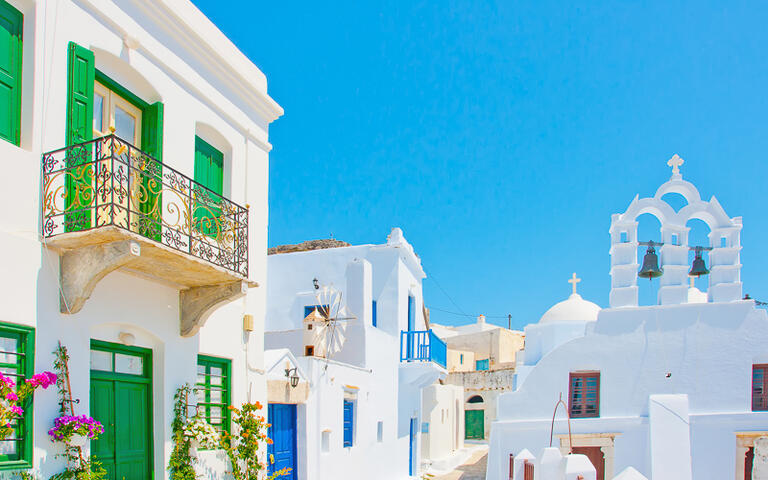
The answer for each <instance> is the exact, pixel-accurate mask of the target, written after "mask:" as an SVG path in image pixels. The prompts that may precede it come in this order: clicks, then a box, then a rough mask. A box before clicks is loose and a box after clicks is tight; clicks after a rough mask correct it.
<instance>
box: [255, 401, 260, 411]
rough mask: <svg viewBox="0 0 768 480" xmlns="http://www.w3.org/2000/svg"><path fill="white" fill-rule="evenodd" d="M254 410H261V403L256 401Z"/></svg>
mask: <svg viewBox="0 0 768 480" xmlns="http://www.w3.org/2000/svg"><path fill="white" fill-rule="evenodd" d="M256 410H261V404H260V403H259V402H256Z"/></svg>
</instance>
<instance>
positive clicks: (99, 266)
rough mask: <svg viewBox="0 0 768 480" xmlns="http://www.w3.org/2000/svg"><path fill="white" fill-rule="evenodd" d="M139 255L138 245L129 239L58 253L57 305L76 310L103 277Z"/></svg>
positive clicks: (63, 309)
mask: <svg viewBox="0 0 768 480" xmlns="http://www.w3.org/2000/svg"><path fill="white" fill-rule="evenodd" d="M139 255H141V247H140V245H139V244H138V243H136V242H133V241H130V240H122V241H119V242H111V243H105V244H102V245H92V246H89V247H83V248H78V249H75V250H69V251H67V252H64V253H62V254H61V258H60V270H59V277H60V285H61V295H60V302H59V304H60V305H59V309H60V311H61V313H77V312H79V311H80V310H82V308H83V305H85V301H86V300H88V298H89V297H90V296H91V293H93V289H94V288H96V284H98V283H99V282H100V281H101V279H102V278H104V277H105V276H106V275H107V274H108V273H111V272H113V271H115V270H117V269H118V268H120V267H122V266H125V265H127V264H128V263H130V262H131V261H132V260H133V259H135V258H136V257H138V256H139Z"/></svg>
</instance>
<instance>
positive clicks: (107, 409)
mask: <svg viewBox="0 0 768 480" xmlns="http://www.w3.org/2000/svg"><path fill="white" fill-rule="evenodd" d="M151 363H152V352H151V350H146V349H142V348H136V347H125V346H122V345H116V344H111V343H106V342H99V341H95V340H93V341H92V342H91V415H92V416H93V417H94V418H95V419H96V420H98V421H100V422H101V423H102V425H104V434H103V435H101V436H100V438H99V439H98V440H96V441H94V442H92V444H91V448H92V454H93V456H94V457H95V458H96V459H98V460H99V461H100V462H101V463H102V465H103V466H104V468H105V469H106V470H107V477H106V478H107V479H109V480H145V479H149V478H152V429H151V425H152V396H151V395H152V393H151V392H152V377H151V372H152V365H151Z"/></svg>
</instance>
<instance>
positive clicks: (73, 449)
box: [22, 343, 107, 480]
mask: <svg viewBox="0 0 768 480" xmlns="http://www.w3.org/2000/svg"><path fill="white" fill-rule="evenodd" d="M53 354H54V355H55V356H56V360H55V361H54V362H53V367H54V369H55V370H56V373H57V381H56V386H57V388H58V392H59V413H60V414H61V417H59V419H57V420H60V419H62V418H67V419H75V420H76V422H74V423H72V425H70V427H72V428H70V430H72V432H69V430H68V431H67V432H68V433H69V434H62V435H61V438H56V435H55V434H54V433H51V432H58V428H62V427H63V425H59V423H61V422H59V423H57V424H56V425H55V426H54V428H53V429H51V432H49V434H50V435H51V436H52V437H53V438H54V439H56V440H58V441H59V442H58V443H59V444H60V445H63V447H64V453H59V454H56V456H57V457H61V458H64V459H65V460H66V462H67V468H66V469H65V470H64V471H63V472H59V473H57V474H54V475H53V476H51V478H50V480H102V479H103V478H104V477H106V476H107V471H106V470H105V469H104V467H102V466H101V463H99V461H97V460H95V459H93V458H92V457H86V456H84V455H83V450H82V448H81V447H80V446H78V445H73V444H72V442H71V440H72V434H71V433H74V431H75V430H77V429H80V430H83V433H85V431H87V432H88V433H86V435H87V436H89V437H90V438H96V437H97V436H98V434H99V433H101V432H103V431H104V429H103V427H102V426H101V424H100V423H98V422H97V421H95V420H93V419H92V418H90V417H86V416H82V417H75V413H74V407H73V406H72V404H73V403H74V402H73V400H72V392H71V390H70V386H69V366H68V365H69V354H68V353H67V347H65V346H63V345H62V344H61V343H59V346H58V347H57V348H56V350H54V351H53ZM67 414H68V415H67ZM64 423H67V424H69V423H70V421H67V422H64ZM76 424H77V425H76ZM80 424H82V425H80ZM81 426H83V428H84V429H83V428H81ZM75 427H77V428H75ZM62 432H63V430H62ZM63 433H66V432H63ZM22 478H24V477H22Z"/></svg>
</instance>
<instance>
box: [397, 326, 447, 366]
mask: <svg viewBox="0 0 768 480" xmlns="http://www.w3.org/2000/svg"><path fill="white" fill-rule="evenodd" d="M446 355H447V352H446V346H445V342H444V341H442V340H440V338H439V337H438V336H437V335H435V334H434V332H432V330H420V331H410V332H408V331H401V332H400V361H401V362H434V363H436V364H438V365H440V366H441V367H443V368H446Z"/></svg>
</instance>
